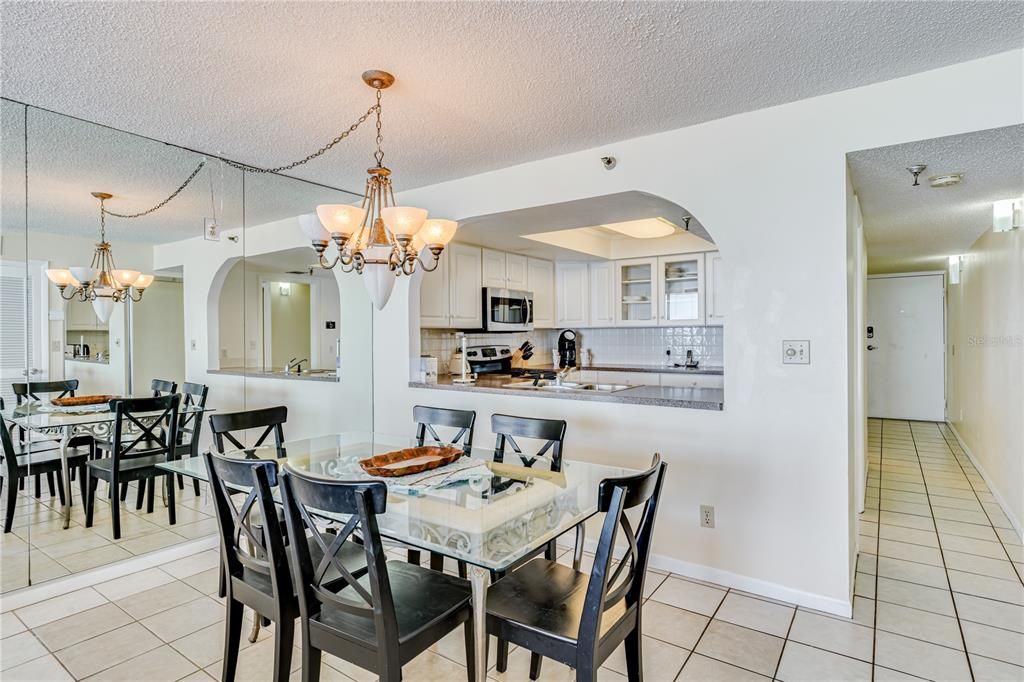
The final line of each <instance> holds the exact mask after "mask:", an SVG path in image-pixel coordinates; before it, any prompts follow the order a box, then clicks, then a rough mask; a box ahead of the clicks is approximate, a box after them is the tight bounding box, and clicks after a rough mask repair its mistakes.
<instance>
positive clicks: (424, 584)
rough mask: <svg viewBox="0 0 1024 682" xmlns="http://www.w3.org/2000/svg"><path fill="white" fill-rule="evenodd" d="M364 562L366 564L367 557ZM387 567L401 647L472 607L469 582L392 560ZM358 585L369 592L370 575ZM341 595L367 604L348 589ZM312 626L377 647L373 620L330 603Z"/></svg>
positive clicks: (340, 593) (363, 578)
mask: <svg viewBox="0 0 1024 682" xmlns="http://www.w3.org/2000/svg"><path fill="white" fill-rule="evenodd" d="M357 546H358V545H357ZM363 560H364V563H365V554H364V555H363ZM387 568H388V581H389V582H390V583H391V594H392V598H393V601H394V605H395V617H396V619H397V621H398V642H399V644H403V643H405V642H407V641H409V640H411V639H413V638H414V637H416V636H417V635H418V634H420V633H421V632H423V631H424V630H427V629H429V628H430V626H431V625H433V624H435V623H437V622H439V621H443V620H445V619H449V618H452V617H453V616H454V615H455V614H456V613H457V612H458V611H460V610H461V609H464V608H466V606H467V605H468V604H469V600H470V598H471V595H472V590H471V588H470V585H469V582H468V581H466V580H463V579H461V578H456V577H455V576H451V575H447V574H445V573H438V572H437V571H431V570H429V569H426V568H421V567H420V566H413V565H412V564H408V563H405V562H404V561H389V562H387ZM359 582H360V584H362V585H363V587H364V588H366V590H367V591H368V592H369V591H370V579H369V576H363V577H361V578H360V579H359ZM338 594H339V596H341V597H342V598H345V599H349V600H351V601H352V602H354V603H355V604H357V605H359V606H365V605H366V604H365V602H363V600H362V598H361V597H359V595H358V594H356V592H355V591H354V590H351V589H348V588H345V589H342V590H340V591H339V592H338ZM310 627H311V628H322V629H324V630H326V631H328V632H330V633H331V634H338V635H340V636H343V637H345V638H346V639H350V640H356V641H358V642H359V643H361V644H363V645H364V646H366V647H367V648H369V649H376V648H377V634H376V632H375V630H374V623H373V620H372V619H370V618H363V617H361V616H357V615H353V614H351V613H348V612H346V611H343V610H341V609H340V608H336V607H332V606H331V605H330V603H325V604H323V606H322V608H321V611H320V615H319V616H317V617H315V618H314V619H311V620H310Z"/></svg>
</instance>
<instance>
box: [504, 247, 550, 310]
mask: <svg viewBox="0 0 1024 682" xmlns="http://www.w3.org/2000/svg"><path fill="white" fill-rule="evenodd" d="M513 255H514V254H509V258H512V256H513ZM517 258H518V256H517ZM520 288H522V289H526V290H527V291H532V292H533V326H534V328H536V329H551V328H552V327H554V326H555V264H554V263H552V262H551V261H549V260H541V259H539V258H529V259H527V261H526V283H525V285H524V286H522V287H520Z"/></svg>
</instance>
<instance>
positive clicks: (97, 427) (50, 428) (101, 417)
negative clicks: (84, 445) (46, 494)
mask: <svg viewBox="0 0 1024 682" xmlns="http://www.w3.org/2000/svg"><path fill="white" fill-rule="evenodd" d="M210 411H211V410H210V409H209V408H205V407H198V406H195V405H189V406H188V407H183V408H181V409H180V410H179V412H178V415H179V416H178V423H179V424H180V423H181V420H182V419H184V418H185V417H186V416H187V415H191V414H195V413H196V412H210ZM162 414H163V413H162V412H137V413H134V416H135V418H136V419H138V420H139V421H140V422H141V423H143V424H145V425H146V426H151V425H152V423H153V422H155V421H157V420H158V419H159V418H160V416H161V415H162ZM3 415H4V419H5V420H6V421H7V422H8V423H9V424H10V426H11V427H12V428H21V429H23V430H24V431H25V432H27V434H33V433H35V434H39V435H40V436H42V438H38V437H35V438H33V437H31V435H29V437H28V439H27V442H28V443H29V450H28V456H29V467H31V462H32V448H33V447H38V448H39V449H40V450H47V449H51V447H52V446H51V445H50V444H49V443H52V442H53V441H57V443H58V447H59V448H60V460H61V478H63V479H64V490H66V491H67V494H66V495H65V496H64V503H63V504H62V505H61V514H62V516H63V518H64V528H65V529H66V528H68V526H69V525H70V523H71V490H72V489H71V470H70V468H69V467H68V445H69V443H70V442H71V440H72V439H74V438H77V437H79V436H92V437H93V438H98V439H103V440H105V439H109V438H111V437H112V435H113V430H114V421H115V419H116V415H115V413H114V412H112V411H111V410H110V407H109V404H102V405H97V406H82V407H78V408H55V407H53V406H52V405H50V404H49V403H45V402H39V401H35V400H33V401H29V402H27V403H22V404H21V405H17V406H16V407H12V408H8V409H6V410H4V413H3ZM199 418H201V417H199ZM124 428H125V430H126V433H129V434H130V433H135V432H136V428H134V426H133V425H129V424H126V425H125V427H124ZM48 441H49V443H48Z"/></svg>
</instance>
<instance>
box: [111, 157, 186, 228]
mask: <svg viewBox="0 0 1024 682" xmlns="http://www.w3.org/2000/svg"><path fill="white" fill-rule="evenodd" d="M205 165H206V160H205V159H203V160H202V161H200V162H199V165H198V166H196V169H195V170H194V171H192V175H190V176H188V178H186V179H185V182H183V183H181V185H180V186H179V187H178V189H176V190H174V191H173V192H171V195H170V196H169V197H167V198H166V199H164V200H163V201H161V202H160V203H159V204H157V205H156V206H154V207H153V208H150V209H147V210H145V211H139V212H138V213H115V212H113V211H111V210H108V209H107V208H106V207H105V206H104V205H103V201H104V200H102V199H101V200H100V228H101V229H102V228H103V226H104V222H103V216H104V215H105V214H110V215H112V216H114V217H115V218H141V217H142V216H146V215H149V214H150V213H152V212H154V211H158V210H160V209H161V208H163V207H164V206H166V205H167V204H168V203H170V202H171V200H172V199H174V197H176V196H178V195H179V194H181V191H182V190H183V189H185V188H186V187H188V185H189V183H190V182H192V181H193V180H194V179H195V177H196V176H197V175H199V171H201V170H202V169H203V166H205Z"/></svg>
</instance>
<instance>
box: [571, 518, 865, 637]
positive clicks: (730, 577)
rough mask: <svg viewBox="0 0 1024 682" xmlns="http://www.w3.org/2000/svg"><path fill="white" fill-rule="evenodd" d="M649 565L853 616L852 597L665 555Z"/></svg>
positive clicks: (590, 546) (587, 546)
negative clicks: (818, 592) (830, 595)
mask: <svg viewBox="0 0 1024 682" xmlns="http://www.w3.org/2000/svg"><path fill="white" fill-rule="evenodd" d="M563 537H565V536H563ZM570 537H571V534H570ZM559 545H560V546H564V547H566V548H568V549H572V547H573V545H572V543H571V542H569V543H568V544H564V545H563V544H562V543H559ZM583 547H584V550H585V551H587V552H590V553H593V552H594V551H595V550H596V549H597V542H596V541H594V540H587V541H586V542H584V543H583ZM648 563H649V568H654V569H657V570H661V571H668V572H669V573H676V574H678V575H681V576H683V577H685V578H694V579H696V580H704V581H706V582H709V583H715V584H716V585H722V586H723V587H730V588H733V589H736V590H742V591H744V592H750V593H751V594H756V595H760V596H762V597H767V598H769V599H776V600H778V601H784V602H788V603H790V604H796V605H798V606H804V607H806V608H809V609H814V610H815V611H822V612H824V613H831V614H833V615H836V616H842V617H843V618H851V617H852V616H853V598H852V596H851V597H850V600H849V601H844V600H842V599H836V598H834V597H826V596H824V595H820V594H814V593H813V592H804V591H803V590H796V589H793V588H792V587H786V586H785V585H779V584H778V583H773V582H769V581H767V580H761V579H759V578H751V577H750V576H745V575H740V574H738V573H732V572H730V571H725V570H722V569H720V568H714V567H712V566H705V565H703V564H695V563H691V562H689V561H682V560H680V559H673V558H672V557H667V556H664V555H663V554H655V553H653V552H652V553H651V556H650V559H649V562H648ZM851 594H852V588H851Z"/></svg>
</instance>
